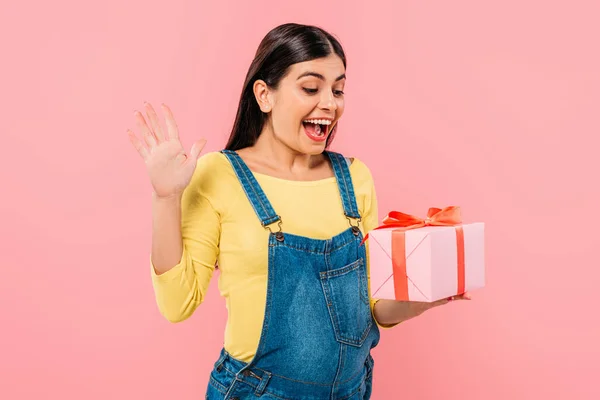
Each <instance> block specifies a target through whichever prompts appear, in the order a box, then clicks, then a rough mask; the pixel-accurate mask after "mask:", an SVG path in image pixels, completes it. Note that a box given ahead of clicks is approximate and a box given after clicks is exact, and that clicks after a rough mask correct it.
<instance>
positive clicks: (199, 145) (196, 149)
mask: <svg viewBox="0 0 600 400" xmlns="http://www.w3.org/2000/svg"><path fill="white" fill-rule="evenodd" d="M205 145H206V139H200V140H198V141H197V142H196V143H194V144H193V146H192V150H191V151H190V156H191V158H192V160H194V161H196V160H197V159H198V157H199V156H200V152H201V151H202V149H203V148H204V146H205Z"/></svg>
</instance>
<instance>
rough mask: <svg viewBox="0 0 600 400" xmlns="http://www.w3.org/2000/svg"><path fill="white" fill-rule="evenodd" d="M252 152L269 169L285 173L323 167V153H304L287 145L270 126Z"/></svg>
mask: <svg viewBox="0 0 600 400" xmlns="http://www.w3.org/2000/svg"><path fill="white" fill-rule="evenodd" d="M252 150H253V153H254V154H255V155H256V156H257V157H258V158H260V159H261V160H264V162H265V164H267V165H269V167H271V168H273V169H276V170H280V171H285V172H295V173H299V172H300V173H302V172H305V171H308V170H311V169H313V168H315V167H317V166H319V165H321V164H322V163H323V160H324V157H323V154H321V153H319V154H308V153H302V152H300V151H298V150H295V149H293V148H291V147H290V146H288V145H286V144H285V143H283V142H282V141H281V140H279V139H277V137H276V136H275V135H274V133H273V130H272V129H271V127H270V126H269V124H265V127H264V128H263V130H262V132H261V134H260V136H259V137H258V139H257V141H256V143H255V144H254V146H252Z"/></svg>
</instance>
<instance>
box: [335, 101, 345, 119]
mask: <svg viewBox="0 0 600 400" xmlns="http://www.w3.org/2000/svg"><path fill="white" fill-rule="evenodd" d="M344 105H345V103H344V99H338V100H337V111H336V113H337V115H338V118H339V116H340V115H342V114H343V113H344Z"/></svg>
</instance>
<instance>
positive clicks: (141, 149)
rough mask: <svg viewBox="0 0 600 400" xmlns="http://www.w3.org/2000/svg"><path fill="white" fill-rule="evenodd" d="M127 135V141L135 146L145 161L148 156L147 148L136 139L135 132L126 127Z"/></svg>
mask: <svg viewBox="0 0 600 400" xmlns="http://www.w3.org/2000/svg"><path fill="white" fill-rule="evenodd" d="M127 135H128V136H129V141H130V142H131V144H132V145H133V147H135V149H136V150H137V152H138V153H139V154H140V156H142V159H143V160H144V161H146V159H147V158H148V150H147V149H146V148H145V147H144V144H143V143H142V141H141V140H140V139H138V138H137V136H135V134H134V133H133V132H132V131H131V130H130V129H127Z"/></svg>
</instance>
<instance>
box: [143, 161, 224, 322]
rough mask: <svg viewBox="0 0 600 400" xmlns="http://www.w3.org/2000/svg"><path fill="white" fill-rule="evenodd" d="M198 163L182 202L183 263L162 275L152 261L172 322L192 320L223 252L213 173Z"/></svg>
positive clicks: (159, 299) (160, 299)
mask: <svg viewBox="0 0 600 400" xmlns="http://www.w3.org/2000/svg"><path fill="white" fill-rule="evenodd" d="M207 156H208V154H207V155H205V156H203V157H201V158H200V159H199V160H198V165H197V167H196V170H195V172H194V176H193V177H192V180H191V182H190V184H189V185H188V187H187V188H186V189H185V191H184V193H183V196H182V201H181V236H182V241H183V253H182V256H181V260H180V261H179V263H178V264H177V265H175V266H174V267H173V268H171V269H170V270H168V271H166V272H164V273H162V274H160V275H158V274H157V273H156V270H155V269H154V266H153V265H152V260H150V265H151V276H152V286H153V288H154V294H155V298H156V303H157V305H158V309H159V311H160V313H161V314H162V315H163V316H164V317H165V318H166V319H167V320H168V321H170V322H181V321H183V320H185V319H187V318H189V317H190V316H191V315H192V314H193V312H194V311H195V310H196V308H197V307H198V306H199V305H200V304H201V303H202V302H203V300H204V296H205V295H206V292H207V290H208V286H209V284H210V280H211V278H212V275H213V273H214V270H215V264H216V261H217V257H218V253H219V237H220V233H221V232H220V231H221V224H220V216H219V213H218V212H217V211H216V210H215V209H214V207H213V205H212V204H211V201H210V200H209V198H210V196H207V193H206V192H207V190H206V188H207V187H210V186H211V185H212V183H211V182H210V180H211V179H213V180H214V178H212V176H213V175H212V174H209V171H208V170H209V166H208V165H206V164H207V163H206V162H205V159H204V157H207ZM212 186H214V185H212Z"/></svg>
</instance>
